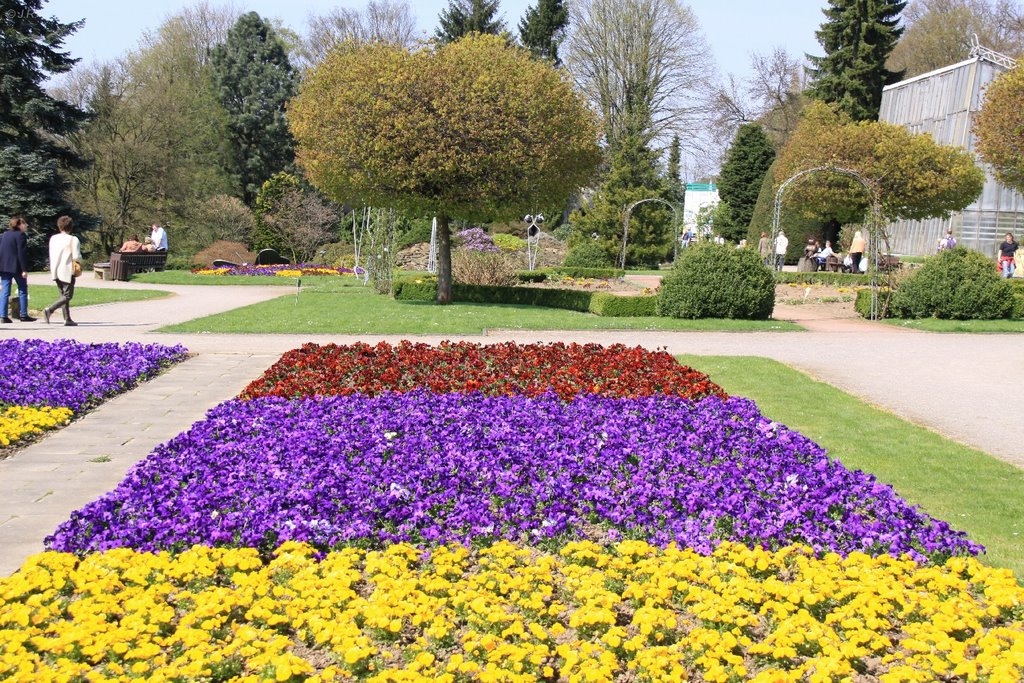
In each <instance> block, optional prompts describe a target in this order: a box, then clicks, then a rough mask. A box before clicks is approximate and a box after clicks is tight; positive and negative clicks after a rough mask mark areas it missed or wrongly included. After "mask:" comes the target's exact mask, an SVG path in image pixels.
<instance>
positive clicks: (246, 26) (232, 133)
mask: <svg viewBox="0 0 1024 683" xmlns="http://www.w3.org/2000/svg"><path fill="white" fill-rule="evenodd" d="M210 60H211V64H212V67H213V80H214V83H215V85H216V87H217V90H218V92H219V94H220V100H221V104H223V106H224V108H225V109H226V110H227V112H228V137H229V140H230V143H231V148H232V149H231V151H232V156H233V161H234V169H233V170H234V172H235V174H236V175H237V178H238V184H239V187H240V188H241V191H242V198H243V200H244V201H245V203H246V204H248V205H250V206H251V205H252V203H253V201H254V200H255V198H256V194H257V193H258V192H259V190H260V187H261V186H262V184H263V182H264V181H265V180H267V179H268V178H269V177H270V176H272V175H273V174H274V173H276V172H278V171H281V170H284V169H286V168H288V167H290V166H291V164H292V162H293V161H294V145H293V142H292V136H291V133H289V131H288V122H287V121H286V119H285V103H286V102H287V101H288V100H289V99H290V98H291V97H292V96H293V95H294V94H295V93H296V91H297V86H298V78H297V75H296V72H295V69H293V68H292V65H291V63H290V62H289V61H288V53H287V50H286V49H285V46H284V44H283V43H282V42H281V40H280V38H278V36H277V34H276V33H275V32H274V29H273V28H272V27H271V25H270V23H268V22H267V21H264V20H263V19H262V18H261V17H260V15H259V14H257V13H256V12H249V13H247V14H243V15H242V16H241V17H239V19H238V21H237V22H236V23H235V25H234V26H233V27H232V28H231V30H230V31H229V32H228V37H227V40H226V41H225V42H224V43H222V44H220V45H218V46H216V47H215V48H214V49H213V51H212V53H211V55H210Z"/></svg>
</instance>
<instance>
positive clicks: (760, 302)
mask: <svg viewBox="0 0 1024 683" xmlns="http://www.w3.org/2000/svg"><path fill="white" fill-rule="evenodd" d="M774 306H775V276H774V275H773V273H772V271H771V270H770V269H769V268H768V267H767V266H766V265H765V264H764V262H763V261H762V260H761V257H760V256H758V254H757V252H756V251H755V250H753V249H737V248H736V247H732V246H729V245H725V244H715V243H713V242H698V243H697V244H694V245H691V246H689V247H687V248H686V249H684V250H683V253H682V255H681V256H680V257H679V261H678V263H677V264H676V266H675V268H673V269H672V272H671V273H670V274H669V275H667V276H666V277H665V278H664V279H663V280H662V282H661V291H660V292H659V294H658V314H659V315H664V316H670V317H673V318H739V319H746V320H767V319H768V318H769V317H770V316H771V314H772V308H773V307H774Z"/></svg>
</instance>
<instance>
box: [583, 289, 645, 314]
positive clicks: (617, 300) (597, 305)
mask: <svg viewBox="0 0 1024 683" xmlns="http://www.w3.org/2000/svg"><path fill="white" fill-rule="evenodd" d="M590 312H591V313H594V314H596V315H602V316H606V317H608V318H638V317H647V316H656V315H658V298H657V297H654V296H618V295H616V294H610V293H608V292H594V295H593V296H592V297H590Z"/></svg>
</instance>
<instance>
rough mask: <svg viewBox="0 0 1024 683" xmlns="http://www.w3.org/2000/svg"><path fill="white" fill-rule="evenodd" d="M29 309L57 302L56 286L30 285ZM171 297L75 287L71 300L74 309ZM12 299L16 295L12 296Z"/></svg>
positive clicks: (140, 291) (143, 291)
mask: <svg viewBox="0 0 1024 683" xmlns="http://www.w3.org/2000/svg"><path fill="white" fill-rule="evenodd" d="M28 296H29V301H28V307H29V309H30V310H32V311H41V310H43V309H44V308H46V307H47V306H49V305H50V304H52V303H53V302H54V301H56V300H57V298H58V296H59V294H58V293H57V286H56V285H29V288H28ZM165 296H171V293H170V292H161V291H160V290H156V289H106V288H100V287H89V286H78V285H76V286H75V296H74V298H73V299H72V300H71V307H72V308H79V307H81V306H93V305H95V304H110V303H119V302H122V301H143V300H145V299H159V298H161V297H165ZM11 297H12V298H15V297H14V294H13V292H12V294H11Z"/></svg>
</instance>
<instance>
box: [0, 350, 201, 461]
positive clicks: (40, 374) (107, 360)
mask: <svg viewBox="0 0 1024 683" xmlns="http://www.w3.org/2000/svg"><path fill="white" fill-rule="evenodd" d="M186 354H187V351H186V349H185V348H184V347H182V346H163V345H160V344H136V343H126V344H81V343H79V342H76V341H74V340H71V339H59V340H57V341H54V342H47V341H42V340H39V339H29V340H24V341H19V340H17V339H5V340H2V341H0V447H6V446H11V445H12V444H17V442H18V441H21V440H23V439H25V438H26V437H27V436H29V435H38V434H40V433H42V432H43V431H45V430H47V429H52V428H54V427H57V426H60V425H63V424H66V423H67V422H68V421H69V420H70V419H71V418H72V416H74V415H76V414H79V413H82V412H83V411H85V410H88V409H89V408H92V407H94V406H95V405H96V404H98V403H99V402H100V401H103V400H105V399H107V398H110V397H112V396H116V395H117V394H120V393H123V392H125V391H127V390H129V389H131V388H132V387H134V386H135V385H136V384H138V383H139V382H140V381H143V380H145V379H146V378H148V377H151V376H153V375H155V374H156V373H157V372H159V371H160V370H161V369H162V368H164V367H167V366H169V365H171V364H173V363H176V362H179V361H181V360H184V359H185V357H186Z"/></svg>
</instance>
